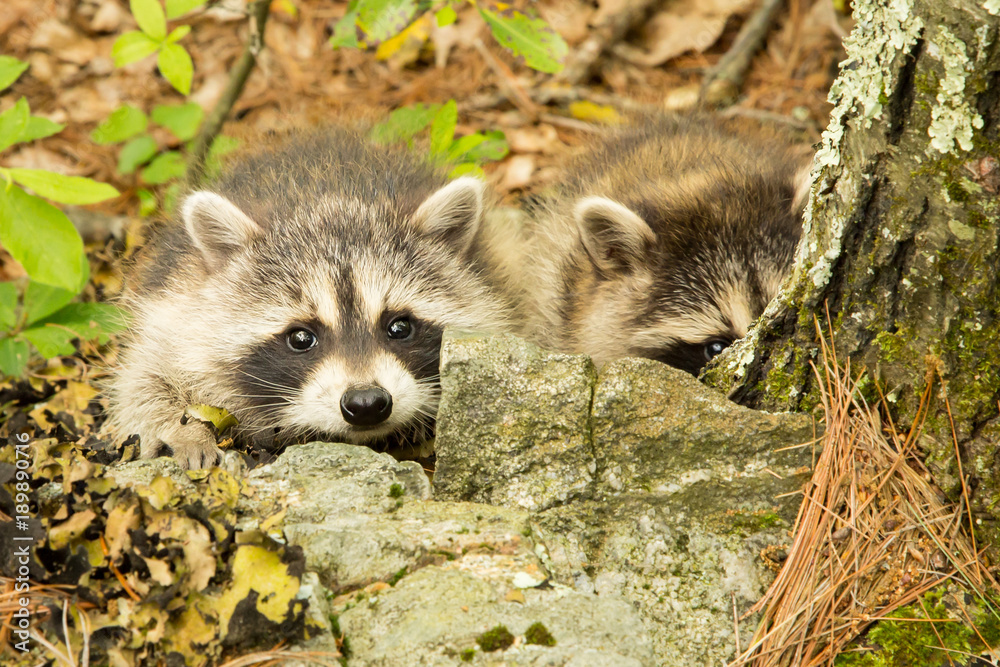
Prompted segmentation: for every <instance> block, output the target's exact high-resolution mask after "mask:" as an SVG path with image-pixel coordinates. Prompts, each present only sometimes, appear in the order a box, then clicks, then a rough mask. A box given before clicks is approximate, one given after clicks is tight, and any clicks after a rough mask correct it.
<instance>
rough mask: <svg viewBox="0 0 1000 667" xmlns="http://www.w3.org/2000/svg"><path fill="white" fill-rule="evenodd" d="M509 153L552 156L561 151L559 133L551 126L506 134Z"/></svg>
mask: <svg viewBox="0 0 1000 667" xmlns="http://www.w3.org/2000/svg"><path fill="white" fill-rule="evenodd" d="M506 136H507V145H508V146H510V152H511V153H544V154H546V155H553V154H556V153H559V152H561V151H562V149H563V143H562V142H561V141H560V140H559V133H558V132H557V131H556V128H554V127H553V126H551V125H547V124H544V123H543V124H540V125H537V126H530V127H521V128H514V129H511V130H508V131H507V132H506Z"/></svg>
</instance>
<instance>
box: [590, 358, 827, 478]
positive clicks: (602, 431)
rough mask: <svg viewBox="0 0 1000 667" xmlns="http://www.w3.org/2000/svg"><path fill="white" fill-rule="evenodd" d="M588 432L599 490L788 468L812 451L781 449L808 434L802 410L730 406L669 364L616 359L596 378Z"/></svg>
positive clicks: (804, 462)
mask: <svg viewBox="0 0 1000 667" xmlns="http://www.w3.org/2000/svg"><path fill="white" fill-rule="evenodd" d="M593 437H594V452H595V457H596V460H597V470H598V473H597V476H598V479H599V487H600V491H601V492H603V493H610V494H614V493H619V492H621V491H623V490H625V489H629V490H643V489H644V490H655V491H663V492H665V493H676V492H677V491H679V490H681V489H682V488H684V487H685V486H687V485H690V484H694V483H698V482H705V481H708V480H711V479H714V480H720V481H728V480H732V479H735V478H748V477H760V476H761V475H763V476H765V477H766V478H768V479H773V478H774V476H775V475H778V476H781V477H785V476H787V475H789V474H794V472H795V471H796V470H797V469H798V468H800V467H802V466H807V465H809V464H810V460H811V456H812V450H811V448H809V447H803V448H798V449H786V448H788V447H790V446H795V445H799V444H801V443H806V442H808V441H810V440H812V439H813V437H814V427H813V422H812V419H811V418H810V417H809V416H808V415H800V414H789V413H785V414H768V413H766V412H759V411H755V410H749V409H747V408H744V407H742V406H740V405H736V404H735V403H732V402H731V401H727V400H726V399H725V398H724V397H723V396H722V395H720V394H719V393H718V392H716V391H714V390H712V389H709V388H708V387H706V386H704V385H703V384H701V383H700V382H698V381H697V380H696V379H695V378H693V377H691V376H690V375H689V374H687V373H685V372H683V371H680V370H677V369H676V368H671V367H669V366H666V365H664V364H661V363H657V362H655V361H650V360H649V359H621V360H618V361H615V362H613V363H610V364H608V365H607V366H606V367H605V368H604V369H603V370H602V371H601V375H600V378H599V379H598V382H597V387H596V389H595V393H594V407H593ZM768 470H769V471H771V473H768V472H766V471H768ZM783 490H788V489H783Z"/></svg>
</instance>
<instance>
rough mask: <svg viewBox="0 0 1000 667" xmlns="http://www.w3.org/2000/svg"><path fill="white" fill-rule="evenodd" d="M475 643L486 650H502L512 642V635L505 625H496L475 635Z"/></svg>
mask: <svg viewBox="0 0 1000 667" xmlns="http://www.w3.org/2000/svg"><path fill="white" fill-rule="evenodd" d="M476 643H477V644H479V648H481V649H483V650H484V651H486V652H492V651H503V650H504V649H507V648H509V647H510V645H511V644H513V643H514V635H512V634H510V630H508V629H507V626H506V625H498V626H496V627H494V628H492V629H490V630H487V631H486V632H484V633H483V634H481V635H479V636H478V637H476Z"/></svg>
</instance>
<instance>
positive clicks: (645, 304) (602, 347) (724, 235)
mask: <svg viewBox="0 0 1000 667" xmlns="http://www.w3.org/2000/svg"><path fill="white" fill-rule="evenodd" d="M790 199H791V197H790V196H789V197H788V198H787V199H785V200H784V202H788V201H790ZM573 215H574V218H575V220H576V225H577V229H578V233H579V236H580V241H581V243H582V245H583V248H584V250H585V254H586V258H587V260H589V263H590V265H591V268H590V273H591V274H592V276H593V277H592V280H591V281H590V284H589V285H586V281H582V282H583V283H584V284H585V285H586V286H585V287H584V289H583V290H581V291H580V292H579V293H578V294H577V295H576V297H575V298H574V299H573V302H572V304H571V305H570V308H571V309H572V310H573V313H572V316H571V317H569V318H568V319H569V321H570V322H571V323H572V326H573V327H574V328H575V334H576V336H575V338H576V340H575V344H576V346H577V348H578V349H583V350H588V351H591V352H592V353H593V356H594V358H595V361H596V362H597V363H603V362H604V361H607V360H609V359H612V358H615V357H619V356H623V355H629V356H641V357H646V358H650V359H655V360H658V361H662V362H664V363H666V364H669V365H671V366H674V367H676V368H680V369H682V370H685V371H688V372H689V373H692V374H694V375H697V374H698V373H699V372H700V371H701V369H702V368H703V367H704V366H705V364H707V363H708V362H709V361H711V360H712V359H713V358H714V357H716V356H718V355H719V354H720V353H721V352H722V351H723V350H725V349H726V348H727V347H728V346H729V345H730V344H731V343H732V342H733V341H735V340H736V339H738V338H741V337H743V336H744V335H746V333H747V331H748V329H749V328H750V326H751V324H752V323H753V321H754V320H755V319H756V318H757V317H758V316H759V315H760V313H761V312H763V310H764V308H765V307H766V305H767V302H768V301H769V300H770V299H771V297H773V296H774V294H776V293H777V290H778V287H779V286H780V283H781V280H782V278H783V276H784V271H785V268H786V267H787V266H788V265H789V264H790V262H791V259H792V253H793V251H794V245H795V241H796V239H797V234H795V233H792V234H789V233H788V231H787V230H789V229H792V230H794V229H797V226H798V222H797V217H796V214H795V213H794V211H793V210H792V208H791V207H790V206H789V205H788V204H787V203H783V202H782V201H781V200H780V199H779V200H777V203H776V207H775V208H774V209H768V208H767V207H766V206H762V205H761V202H760V201H756V202H754V207H753V208H750V207H747V209H746V210H732V209H726V208H723V207H721V206H719V205H718V203H717V202H711V201H697V200H693V199H692V200H691V201H687V202H685V208H680V207H671V206H649V207H646V209H644V210H642V215H640V214H639V213H637V212H636V211H634V210H632V209H631V208H629V207H627V206H624V205H623V204H621V203H619V202H616V201H613V200H611V199H608V198H605V197H584V198H581V199H580V200H579V201H578V202H577V204H576V206H575V208H574V212H573ZM761 216H764V217H765V218H766V217H767V216H777V217H778V218H779V220H778V223H777V228H778V229H779V230H780V231H776V225H775V224H772V223H771V222H770V221H768V220H766V219H765V220H762V219H761ZM654 228H655V229H656V231H655V232H654ZM583 272H584V273H587V272H588V269H587V267H584V269H583ZM572 280H573V281H575V282H577V283H579V282H581V281H580V280H579V279H578V278H572Z"/></svg>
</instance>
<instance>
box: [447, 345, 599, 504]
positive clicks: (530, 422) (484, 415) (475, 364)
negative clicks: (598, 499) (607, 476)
mask: <svg viewBox="0 0 1000 667" xmlns="http://www.w3.org/2000/svg"><path fill="white" fill-rule="evenodd" d="M596 375H597V374H596V371H595V369H594V365H593V364H592V363H591V361H590V359H589V358H588V357H585V356H582V355H566V354H554V353H547V352H543V351H541V350H539V349H538V348H537V347H535V346H533V345H530V344H528V343H526V342H524V341H522V340H520V339H519V338H515V337H514V336H509V335H507V336H497V337H492V338H491V337H485V336H479V335H475V334H466V333H463V332H456V331H451V330H449V331H446V332H445V335H444V341H443V343H442V349H441V389H442V392H441V406H440V408H439V410H438V422H437V440H436V442H435V451H436V454H437V468H436V472H435V477H434V492H435V496H436V497H438V498H443V499H451V500H472V501H476V502H485V503H490V504H494V505H508V506H510V505H512V506H515V507H521V508H523V509H528V510H536V511H537V510H541V509H545V508H547V507H553V506H555V505H558V504H561V503H564V502H566V501H567V500H569V499H571V498H579V497H584V496H587V495H589V493H590V492H591V490H592V484H593V479H594V477H593V473H594V456H593V449H592V445H591V437H590V404H591V400H592V398H593V391H594V381H595V379H596Z"/></svg>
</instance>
